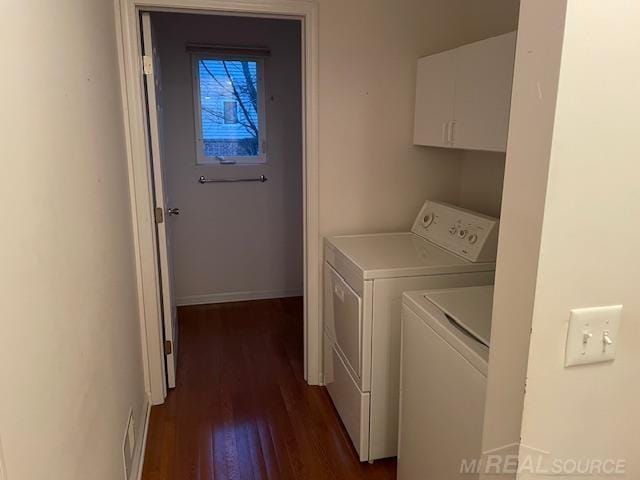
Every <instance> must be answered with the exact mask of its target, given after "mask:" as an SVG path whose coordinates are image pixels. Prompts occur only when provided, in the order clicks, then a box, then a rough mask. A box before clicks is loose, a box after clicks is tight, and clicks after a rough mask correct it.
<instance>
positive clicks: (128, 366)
mask: <svg viewBox="0 0 640 480" xmlns="http://www.w3.org/2000/svg"><path fill="white" fill-rule="evenodd" d="M0 52H1V56H2V59H3V60H2V61H3V73H2V75H1V76H0V85H1V87H0V91H1V92H2V110H0V131H2V141H1V142H0V157H1V158H2V159H3V171H2V175H0V204H1V205H3V206H4V208H3V214H2V217H3V218H2V227H0V229H1V231H2V235H1V236H0V238H1V241H0V242H1V244H2V248H1V249H0V265H2V269H1V270H0V299H1V300H0V331H1V337H2V349H0V379H2V395H0V437H2V446H3V449H4V458H5V460H6V469H7V472H6V475H7V479H8V480H43V479H51V480H75V479H77V480H86V479H89V478H90V479H95V480H114V479H121V478H123V461H122V450H121V444H122V439H123V435H124V429H125V422H126V420H127V415H128V411H129V408H130V407H133V409H134V413H135V417H136V418H137V420H138V425H137V431H138V434H139V435H140V433H141V431H142V420H143V417H144V414H145V413H146V411H145V410H144V402H145V398H146V396H145V393H144V386H143V373H142V362H141V354H140V326H139V322H138V304H137V298H136V280H135V271H134V260H133V247H132V228H131V219H130V203H129V188H128V179H127V159H126V152H125V145H124V135H123V122H122V111H121V105H122V100H121V96H120V87H119V75H118V64H117V57H116V36H115V23H114V12H113V2H104V1H97V0H92V1H87V0H73V1H68V2H64V3H59V2H58V3H56V2H53V3H52V2H13V3H11V5H5V6H4V8H3V13H2V16H1V18H0Z"/></svg>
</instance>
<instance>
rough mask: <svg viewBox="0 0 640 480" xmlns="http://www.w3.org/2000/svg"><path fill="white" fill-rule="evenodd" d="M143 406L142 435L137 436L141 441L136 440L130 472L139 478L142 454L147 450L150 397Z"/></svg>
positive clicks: (137, 479)
mask: <svg viewBox="0 0 640 480" xmlns="http://www.w3.org/2000/svg"><path fill="white" fill-rule="evenodd" d="M145 403H146V404H145V406H144V407H143V409H142V410H143V411H144V412H146V413H145V418H144V423H143V425H144V427H143V430H142V435H141V436H140V437H139V438H140V439H141V441H139V442H137V443H138V445H136V453H135V456H134V458H133V468H132V469H131V472H132V473H133V478H132V480H133V479H136V480H141V479H142V469H143V467H144V454H145V452H146V451H147V435H148V434H149V420H150V418H151V399H150V398H148V397H147V399H146V402H145Z"/></svg>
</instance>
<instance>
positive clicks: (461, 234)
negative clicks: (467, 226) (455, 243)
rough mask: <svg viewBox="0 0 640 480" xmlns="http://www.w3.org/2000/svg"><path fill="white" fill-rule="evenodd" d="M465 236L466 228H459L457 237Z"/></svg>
mask: <svg viewBox="0 0 640 480" xmlns="http://www.w3.org/2000/svg"><path fill="white" fill-rule="evenodd" d="M466 236H467V231H466V230H460V231H459V232H458V237H460V238H464V237H466Z"/></svg>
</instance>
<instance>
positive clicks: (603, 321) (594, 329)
mask: <svg viewBox="0 0 640 480" xmlns="http://www.w3.org/2000/svg"><path fill="white" fill-rule="evenodd" d="M621 316H622V305H612V306H608V307H592V308H575V309H572V310H571V317H570V318H569V329H568V333H567V346H566V350H565V361H564V366H565V367H571V366H573V365H584V364H587V363H599V362H606V361H610V360H613V359H614V358H615V356H616V345H617V343H618V328H619V326H620V318H621Z"/></svg>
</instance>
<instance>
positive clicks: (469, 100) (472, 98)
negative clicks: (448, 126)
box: [453, 32, 516, 152]
mask: <svg viewBox="0 0 640 480" xmlns="http://www.w3.org/2000/svg"><path fill="white" fill-rule="evenodd" d="M515 45H516V34H515V32H511V33H507V34H505V35H500V36H497V37H493V38H489V39H487V40H483V41H480V42H476V43H472V44H470V45H465V46H463V47H460V48H458V49H456V52H457V55H456V65H457V66H456V92H455V94H456V96H455V108H454V117H453V118H454V120H455V124H454V129H453V145H454V146H455V147H456V148H468V149H472V150H491V151H498V152H504V151H506V149H507V132H508V130H509V109H510V106H511V84H512V79H513V64H514V56H515Z"/></svg>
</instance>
